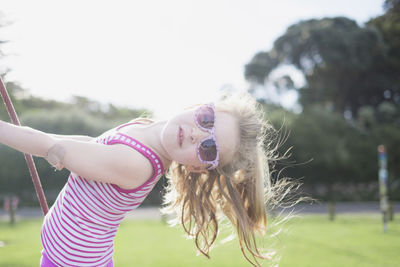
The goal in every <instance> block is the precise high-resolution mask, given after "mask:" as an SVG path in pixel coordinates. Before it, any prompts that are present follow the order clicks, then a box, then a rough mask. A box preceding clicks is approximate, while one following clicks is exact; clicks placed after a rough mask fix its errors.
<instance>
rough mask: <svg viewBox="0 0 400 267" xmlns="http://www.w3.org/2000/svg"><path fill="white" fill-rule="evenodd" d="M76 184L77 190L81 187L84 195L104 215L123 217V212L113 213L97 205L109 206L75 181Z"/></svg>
mask: <svg viewBox="0 0 400 267" xmlns="http://www.w3.org/2000/svg"><path fill="white" fill-rule="evenodd" d="M74 182H75V184H76V187H77V188H78V187H79V188H80V189H81V191H82V193H84V194H85V195H86V196H87V197H88V198H89V199H90V200H91V203H92V204H93V205H95V206H97V207H98V208H99V209H100V210H103V211H104V213H108V214H112V215H116V216H121V215H123V213H122V212H120V213H115V212H111V211H109V210H107V209H105V208H103V207H102V206H101V205H99V204H97V203H96V202H99V203H101V204H103V205H104V206H108V204H107V203H104V202H103V201H102V200H101V199H100V198H98V197H97V196H96V195H94V194H92V193H91V192H90V191H88V190H87V188H84V187H82V186H81V184H80V183H79V182H78V181H76V180H75V181H74ZM97 193H98V192H97ZM92 197H93V198H94V199H93V198H92ZM110 208H111V207H110Z"/></svg>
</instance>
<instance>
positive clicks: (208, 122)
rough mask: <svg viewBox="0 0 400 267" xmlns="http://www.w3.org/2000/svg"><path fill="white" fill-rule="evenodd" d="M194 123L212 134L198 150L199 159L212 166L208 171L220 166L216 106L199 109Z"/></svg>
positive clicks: (205, 106)
mask: <svg viewBox="0 0 400 267" xmlns="http://www.w3.org/2000/svg"><path fill="white" fill-rule="evenodd" d="M194 121H195V122H196V124H197V126H198V127H199V128H200V129H202V130H204V131H207V132H209V133H210V136H209V137H207V138H205V139H203V140H202V141H201V142H200V143H199V146H198V148H197V157H198V158H199V160H200V161H201V162H203V163H205V164H210V165H211V166H210V167H208V168H207V169H208V170H213V169H215V168H216V167H217V166H218V160H219V153H218V145H217V141H216V140H215V106H214V104H213V103H210V104H205V105H202V106H200V107H198V108H197V109H196V111H195V115H194Z"/></svg>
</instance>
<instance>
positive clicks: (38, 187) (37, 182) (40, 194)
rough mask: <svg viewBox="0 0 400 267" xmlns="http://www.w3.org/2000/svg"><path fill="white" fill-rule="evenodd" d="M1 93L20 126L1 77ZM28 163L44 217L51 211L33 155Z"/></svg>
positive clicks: (27, 160) (9, 111)
mask: <svg viewBox="0 0 400 267" xmlns="http://www.w3.org/2000/svg"><path fill="white" fill-rule="evenodd" d="M0 92H1V96H2V97H3V100H4V104H5V105H6V108H7V111H8V114H9V115H10V118H11V121H12V122H13V123H14V124H15V125H18V126H20V125H21V124H20V122H19V120H18V117H17V113H16V112H15V109H14V106H13V104H12V102H11V99H10V96H9V95H8V93H7V90H6V87H5V85H4V83H3V80H2V79H1V76H0ZM24 155H25V160H26V163H27V164H28V168H29V172H30V174H31V177H32V181H33V185H34V187H35V191H36V195H37V197H38V199H39V202H40V207H41V208H42V212H43V214H44V215H46V214H47V212H48V211H49V207H48V206H47V202H46V197H45V196H44V192H43V188H42V184H41V183H40V179H39V175H38V173H37V170H36V167H35V163H34V162H33V158H32V155H29V154H24Z"/></svg>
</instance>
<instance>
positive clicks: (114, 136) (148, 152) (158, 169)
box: [99, 122, 165, 193]
mask: <svg viewBox="0 0 400 267" xmlns="http://www.w3.org/2000/svg"><path fill="white" fill-rule="evenodd" d="M132 124H142V123H140V122H129V123H124V124H121V125H119V126H117V127H116V128H114V130H113V131H112V132H110V133H109V134H106V135H105V136H103V138H101V139H100V140H99V141H100V142H101V143H103V144H105V145H113V144H123V145H127V146H129V147H131V148H133V149H135V150H136V151H137V152H139V153H141V154H142V155H143V156H144V157H146V158H147V159H148V160H149V161H150V162H151V165H152V166H153V176H152V177H151V178H149V179H148V180H147V181H146V182H145V183H144V184H142V185H141V186H139V187H136V188H134V189H131V190H126V189H122V188H119V187H118V188H117V189H118V191H123V192H125V193H132V192H136V191H138V190H140V189H142V188H144V187H147V186H149V185H150V184H155V183H156V182H157V181H158V179H157V178H158V177H159V176H160V175H161V174H163V173H164V172H165V170H164V166H163V163H162V161H161V158H160V157H159V156H158V155H157V153H155V152H154V151H153V150H152V149H151V148H149V147H148V146H146V145H144V144H143V143H141V142H140V141H139V140H137V139H135V138H133V137H131V136H129V135H126V134H125V133H122V132H119V131H118V130H119V129H121V128H123V127H125V126H128V125H132Z"/></svg>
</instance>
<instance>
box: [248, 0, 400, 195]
mask: <svg viewBox="0 0 400 267" xmlns="http://www.w3.org/2000/svg"><path fill="white" fill-rule="evenodd" d="M384 9H385V13H384V14H382V15H381V16H378V17H376V18H373V19H371V20H369V21H367V22H366V23H365V24H364V25H361V26H360V25H358V24H357V22H355V21H354V20H352V19H349V18H345V17H333V18H322V19H310V20H304V21H300V22H298V23H296V24H294V25H291V26H289V27H288V28H287V30H286V32H285V33H284V34H283V35H282V36H280V37H278V38H277V39H276V40H275V42H274V44H273V47H272V49H270V50H269V51H262V52H259V53H257V54H255V55H254V57H253V58H252V59H251V60H250V62H249V63H248V64H246V66H245V77H246V79H247V80H248V81H249V83H250V84H251V86H250V91H251V92H252V93H253V94H254V95H259V96H260V95H261V96H262V95H263V94H260V92H261V93H263V92H264V93H265V92H268V90H275V91H276V92H278V94H279V95H280V96H281V97H284V96H285V94H288V93H289V92H292V93H293V92H295V93H296V94H297V95H298V103H299V104H300V107H301V108H300V112H299V110H297V111H296V112H294V111H291V110H288V109H284V108H283V107H281V106H280V105H277V104H276V103H272V102H271V99H269V98H265V97H264V98H263V97H260V99H259V101H260V102H262V103H264V104H263V105H264V107H265V110H266V117H267V118H269V119H270V120H271V121H272V122H273V124H274V125H275V127H281V126H282V118H285V123H284V128H285V129H286V130H288V131H290V134H289V136H288V140H287V141H286V144H285V145H284V146H283V147H282V149H283V150H285V149H288V148H289V147H292V151H293V153H292V160H293V161H292V162H291V163H287V164H286V165H285V164H282V165H283V166H281V168H282V169H286V172H285V173H286V174H287V175H288V176H292V177H297V178H298V177H302V178H303V181H304V183H305V187H306V188H308V190H309V191H310V192H312V194H313V196H317V197H319V198H321V199H330V200H335V199H338V200H377V199H378V194H379V190H378V160H377V146H378V145H380V144H383V145H385V146H386V149H387V155H388V156H387V157H388V171H389V181H390V192H391V196H390V197H391V199H396V200H399V199H400V1H399V0H387V1H385V3H384ZM288 66H290V67H292V69H291V71H287V70H288V68H287V67H288ZM293 69H294V70H295V71H293ZM296 72H297V73H301V75H302V77H303V79H304V81H303V82H298V81H296V76H295V73H296ZM264 95H265V94H264ZM294 162H296V164H295V163H294ZM291 167H293V168H291Z"/></svg>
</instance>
